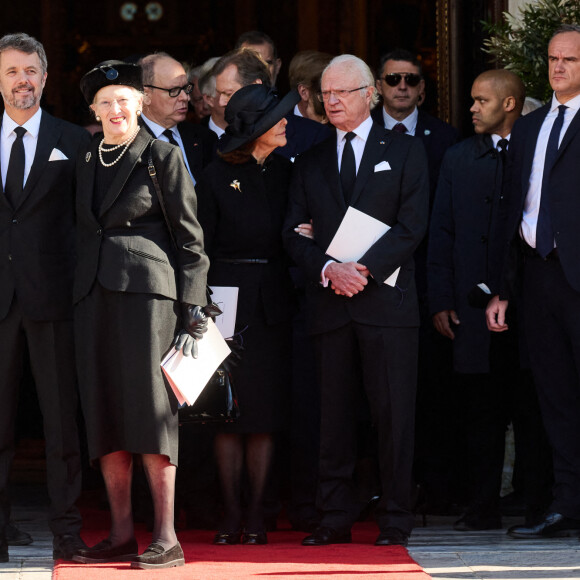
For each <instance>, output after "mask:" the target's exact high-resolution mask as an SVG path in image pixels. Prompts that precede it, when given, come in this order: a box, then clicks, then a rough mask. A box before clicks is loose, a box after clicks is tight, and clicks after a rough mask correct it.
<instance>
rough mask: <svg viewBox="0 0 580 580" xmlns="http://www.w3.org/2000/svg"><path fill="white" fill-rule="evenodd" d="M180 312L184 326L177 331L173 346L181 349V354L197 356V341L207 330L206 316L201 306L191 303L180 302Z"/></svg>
mask: <svg viewBox="0 0 580 580" xmlns="http://www.w3.org/2000/svg"><path fill="white" fill-rule="evenodd" d="M181 314H182V323H183V327H184V328H182V329H181V330H180V331H179V332H178V333H177V336H176V337H175V341H174V343H173V346H174V347H175V350H181V351H183V356H193V358H197V341H198V340H201V338H202V337H203V333H204V332H207V320H208V318H207V316H206V315H205V312H204V309H203V308H202V307H201V306H195V305H193V304H182V306H181Z"/></svg>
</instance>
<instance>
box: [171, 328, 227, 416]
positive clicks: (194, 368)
mask: <svg viewBox="0 0 580 580" xmlns="http://www.w3.org/2000/svg"><path fill="white" fill-rule="evenodd" d="M197 351H198V356H197V358H193V357H192V356H183V352H182V351H181V350H179V351H177V350H175V349H174V348H171V349H170V350H169V352H168V353H167V355H166V356H165V358H164V359H163V360H162V361H161V369H162V370H163V372H164V373H165V376H166V377H167V381H168V382H169V384H170V385H171V388H172V389H173V392H174V393H175V396H176V397H177V400H178V401H179V404H180V405H183V404H187V405H193V403H195V401H196V400H197V398H198V397H199V395H200V393H201V392H202V391H203V389H204V388H205V386H206V385H207V383H208V381H209V380H210V378H211V376H212V375H213V374H214V373H215V371H216V369H217V368H218V366H219V365H220V364H221V362H222V361H223V360H224V359H225V358H226V357H227V356H228V354H230V352H231V351H230V347H229V346H228V343H227V342H226V341H225V340H224V339H223V337H222V335H221V334H220V331H219V330H218V329H217V327H216V325H215V324H214V322H213V320H209V321H208V327H207V332H206V333H205V334H204V335H203V338H202V339H201V340H198V341H197Z"/></svg>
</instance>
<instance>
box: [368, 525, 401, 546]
mask: <svg viewBox="0 0 580 580" xmlns="http://www.w3.org/2000/svg"><path fill="white" fill-rule="evenodd" d="M408 543H409V534H408V533H407V532H404V531H403V530H400V529H399V528H385V529H384V530H383V531H382V532H381V533H380V534H379V536H378V537H377V540H376V542H375V546H406V545H407V544H408Z"/></svg>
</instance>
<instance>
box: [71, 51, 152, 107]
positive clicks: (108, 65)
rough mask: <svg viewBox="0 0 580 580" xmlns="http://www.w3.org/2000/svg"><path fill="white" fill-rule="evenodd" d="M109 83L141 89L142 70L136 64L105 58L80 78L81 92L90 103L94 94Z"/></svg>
mask: <svg viewBox="0 0 580 580" xmlns="http://www.w3.org/2000/svg"><path fill="white" fill-rule="evenodd" d="M109 85H122V86H126V87H133V88H134V89H137V90H138V91H142V90H143V70H142V69H141V67H140V66H139V65H138V64H133V63H129V62H123V61H122V60H106V61H104V62H102V63H100V64H98V65H97V66H96V67H95V68H94V69H93V70H90V71H89V72H88V73H87V74H86V75H85V76H84V77H83V78H82V79H81V83H80V86H81V92H82V93H83V96H84V97H85V100H86V101H87V103H88V104H89V105H90V104H91V103H92V102H93V101H94V99H95V95H96V94H97V93H98V92H99V91H100V90H101V89H102V88H103V87H108V86H109Z"/></svg>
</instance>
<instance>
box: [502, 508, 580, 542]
mask: <svg viewBox="0 0 580 580" xmlns="http://www.w3.org/2000/svg"><path fill="white" fill-rule="evenodd" d="M507 533H508V536H511V537H512V538H518V539H521V540H525V539H527V538H532V539H533V538H570V537H575V536H580V520H574V519H572V518H567V517H566V516H563V515H562V514H558V513H552V514H548V515H547V516H546V517H545V518H544V520H543V521H542V522H540V523H539V524H537V525H536V526H528V527H527V526H512V527H511V528H510V529H509V530H508V531H507Z"/></svg>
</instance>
